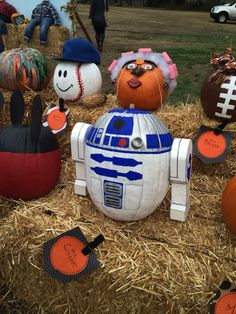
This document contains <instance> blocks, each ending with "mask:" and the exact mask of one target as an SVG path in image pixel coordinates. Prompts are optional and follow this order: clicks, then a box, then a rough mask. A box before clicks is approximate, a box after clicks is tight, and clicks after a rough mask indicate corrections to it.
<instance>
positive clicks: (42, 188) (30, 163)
mask: <svg viewBox="0 0 236 314" xmlns="http://www.w3.org/2000/svg"><path fill="white" fill-rule="evenodd" d="M10 114H11V122H12V125H11V126H9V127H6V128H4V129H2V130H1V132H0V178H1V180H0V195H2V196H5V197H8V198H14V199H23V200H28V199H32V198H36V197H40V196H43V195H45V194H47V193H49V192H50V191H51V190H52V189H53V188H54V186H55V185H56V183H57V182H58V180H59V176H60V170H61V159H60V150H59V148H58V145H57V142H56V138H55V136H54V134H53V133H52V132H51V130H50V129H49V128H45V127H43V126H42V124H41V115H42V104H41V99H40V96H39V95H37V96H35V98H34V101H33V107H32V116H31V123H30V125H23V124H22V120H23V116H24V99H23V96H22V94H21V93H20V92H19V91H16V92H14V93H13V94H12V97H11V101H10Z"/></svg>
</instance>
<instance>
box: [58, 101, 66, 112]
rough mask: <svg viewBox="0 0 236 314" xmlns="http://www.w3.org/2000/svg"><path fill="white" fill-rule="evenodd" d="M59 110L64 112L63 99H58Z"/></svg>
mask: <svg viewBox="0 0 236 314" xmlns="http://www.w3.org/2000/svg"><path fill="white" fill-rule="evenodd" d="M59 110H60V112H65V111H66V109H65V107H64V99H63V98H59Z"/></svg>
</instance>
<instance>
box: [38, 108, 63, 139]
mask: <svg viewBox="0 0 236 314" xmlns="http://www.w3.org/2000/svg"><path fill="white" fill-rule="evenodd" d="M68 115H69V109H65V110H64V111H61V110H60V106H54V107H52V108H50V109H49V110H48V112H47V117H46V121H45V122H44V123H43V126H45V127H49V128H50V129H51V131H52V132H53V133H54V134H58V133H61V132H62V131H63V130H65V129H66V127H67V117H68Z"/></svg>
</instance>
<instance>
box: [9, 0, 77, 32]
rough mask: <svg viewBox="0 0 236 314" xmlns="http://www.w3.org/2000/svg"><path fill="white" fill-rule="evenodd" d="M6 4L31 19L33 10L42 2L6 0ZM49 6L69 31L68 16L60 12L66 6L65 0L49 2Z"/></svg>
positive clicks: (51, 0) (34, 0)
mask: <svg viewBox="0 0 236 314" xmlns="http://www.w3.org/2000/svg"><path fill="white" fill-rule="evenodd" d="M7 2H8V3H10V4H11V5H13V6H14V7H15V8H16V10H17V11H18V12H19V13H22V14H24V16H25V17H28V18H29V19H31V15H32V11H33V9H34V8H35V7H36V6H37V5H38V4H39V3H41V2H42V0H27V1H26V0H8V1H7ZM50 2H51V4H52V5H53V6H54V8H55V9H56V10H57V12H58V14H59V16H60V19H61V21H62V24H63V25H64V26H66V27H68V28H69V29H70V30H71V19H70V18H69V16H68V14H67V13H66V12H64V10H61V6H63V5H64V4H66V2H67V1H66V0H50Z"/></svg>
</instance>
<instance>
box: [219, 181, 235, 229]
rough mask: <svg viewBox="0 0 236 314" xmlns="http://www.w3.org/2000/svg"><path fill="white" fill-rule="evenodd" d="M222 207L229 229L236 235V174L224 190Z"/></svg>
mask: <svg viewBox="0 0 236 314" xmlns="http://www.w3.org/2000/svg"><path fill="white" fill-rule="evenodd" d="M221 208H222V214H223V217H224V221H225V223H226V225H227V227H228V229H229V230H230V231H231V232H232V233H233V234H235V235H236V176H234V177H233V178H232V179H231V180H230V181H229V183H228V184H227V186H226V188H225V190H224V192H223V195H222V203H221Z"/></svg>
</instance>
